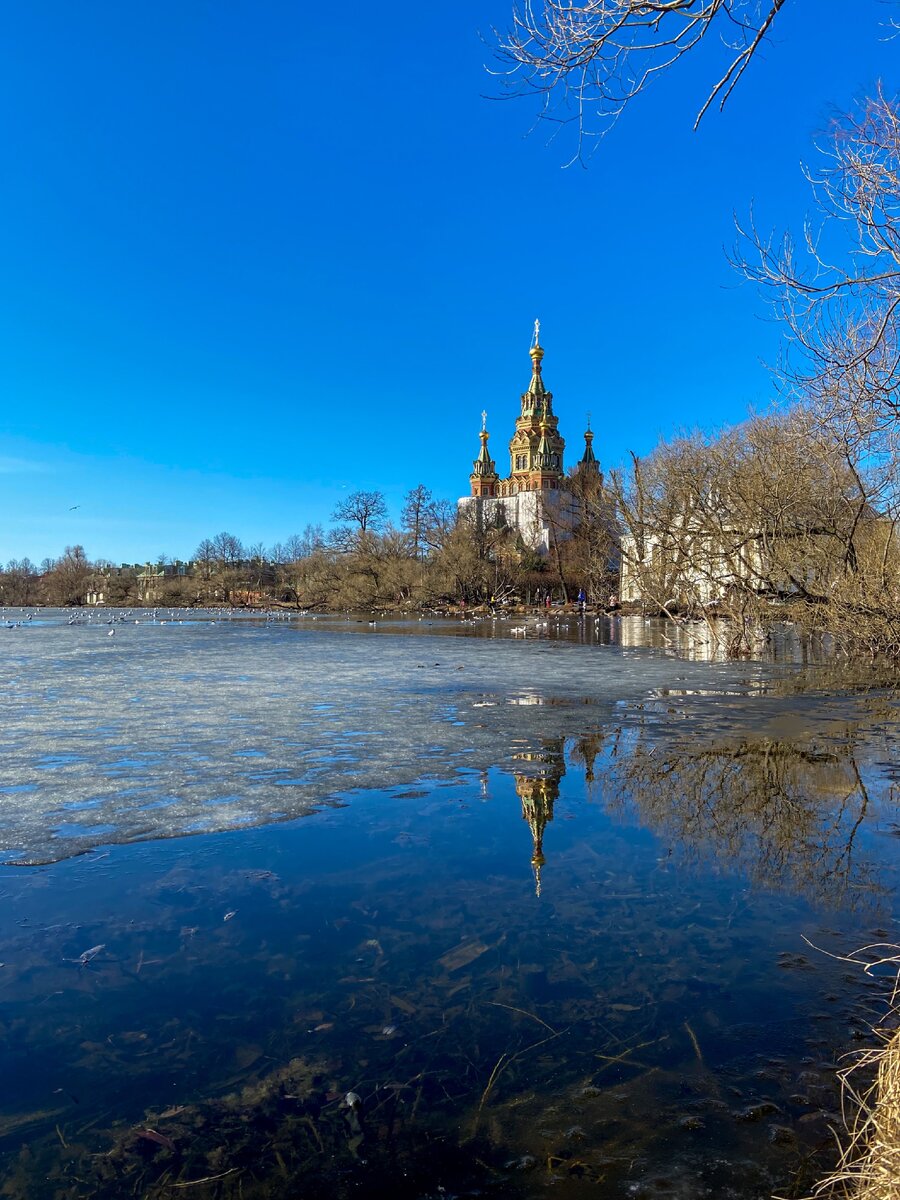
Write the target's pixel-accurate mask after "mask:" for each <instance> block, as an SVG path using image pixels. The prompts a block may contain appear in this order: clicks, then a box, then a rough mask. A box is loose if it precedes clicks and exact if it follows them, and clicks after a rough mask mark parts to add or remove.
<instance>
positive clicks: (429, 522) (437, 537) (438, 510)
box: [422, 500, 459, 554]
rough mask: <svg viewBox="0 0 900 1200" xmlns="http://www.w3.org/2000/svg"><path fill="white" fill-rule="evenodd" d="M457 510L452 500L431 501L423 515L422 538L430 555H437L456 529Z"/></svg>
mask: <svg viewBox="0 0 900 1200" xmlns="http://www.w3.org/2000/svg"><path fill="white" fill-rule="evenodd" d="M458 517H459V510H458V508H457V507H456V505H455V504H454V503H453V501H452V500H432V501H431V503H430V504H429V505H428V508H427V510H426V513H425V527H424V529H423V531H422V537H423V540H424V542H425V545H426V546H427V548H428V550H429V551H430V552H431V553H433V554H434V553H439V552H440V551H441V550H442V549H443V548H444V546H445V545H446V544H447V540H448V538H449V537H450V535H451V534H452V533H453V530H454V529H455V528H456V523H457V520H458Z"/></svg>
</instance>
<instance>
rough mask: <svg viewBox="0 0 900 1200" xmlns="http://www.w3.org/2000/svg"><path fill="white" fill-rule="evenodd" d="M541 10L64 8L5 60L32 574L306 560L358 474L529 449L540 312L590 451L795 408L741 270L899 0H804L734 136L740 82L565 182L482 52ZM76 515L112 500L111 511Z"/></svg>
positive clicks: (19, 34)
mask: <svg viewBox="0 0 900 1200" xmlns="http://www.w3.org/2000/svg"><path fill="white" fill-rule="evenodd" d="M508 11H509V0H481V2H479V3H475V2H473V0H457V2H456V3H454V4H452V5H437V4H422V3H421V0H417V2H415V3H413V2H412V0H398V2H397V3H394V4H391V5H372V4H371V3H360V2H358V0H350V2H349V3H348V4H344V5H324V4H318V5H313V4H300V3H297V2H296V0H290V2H289V0H284V2H280V3H279V2H266V0H262V2H254V3H251V2H250V0H232V2H231V3H229V4H227V5H226V4H221V3H214V2H213V0H191V3H188V4H185V3H183V2H178V3H176V2H174V0H158V2H157V3H155V4H153V5H136V4H122V3H121V2H120V0H93V2H92V0H86V2H85V3H84V4H78V5H73V4H71V3H68V2H64V0H33V2H32V3H29V4H27V5H26V4H20V5H14V6H11V7H10V8H8V9H7V11H6V13H5V14H4V48H3V51H2V54H3V59H4V61H3V69H2V71H0V248H2V270H0V413H2V419H0V514H2V518H0V560H4V561H5V560H6V559H8V558H12V557H16V558H18V557H20V556H22V555H25V554H27V555H29V556H30V557H31V558H32V559H34V560H35V561H39V560H40V559H41V558H43V557H44V556H45V555H46V556H54V555H57V554H59V553H60V552H61V551H62V549H63V547H64V546H65V545H67V544H71V543H74V542H80V543H82V544H83V545H84V546H85V548H86V550H87V552H88V554H89V555H91V556H92V557H106V558H110V559H112V560H114V561H142V560H144V559H148V558H155V557H156V556H157V555H158V554H159V553H160V552H165V553H167V554H169V555H172V556H173V557H190V556H191V555H192V553H193V551H194V550H195V548H196V546H197V544H198V542H199V541H200V540H201V539H202V538H204V537H207V536H213V535H214V534H216V533H217V532H219V531H220V530H223V529H227V530H229V531H230V532H232V533H235V534H237V535H238V536H239V537H240V538H242V539H243V540H244V541H245V542H247V543H254V542H258V541H262V542H264V543H266V544H271V543H272V542H274V541H276V540H282V539H284V538H286V537H287V536H289V535H290V534H291V533H293V532H295V531H298V530H300V529H301V528H302V527H303V526H304V525H305V524H306V523H307V522H308V521H325V522H327V520H328V517H329V515H330V513H331V511H332V510H333V508H334V506H335V504H336V503H338V502H339V501H340V499H341V498H342V497H343V496H345V495H346V494H347V492H348V491H350V490H353V489H354V488H367V489H369V488H378V489H380V490H382V491H383V492H384V493H385V495H386V496H387V498H388V501H389V504H390V505H391V508H392V510H393V512H394V513H395V514H396V513H397V512H398V511H399V505H400V502H401V500H402V497H403V494H404V493H405V492H406V491H407V490H408V489H409V488H410V487H412V486H414V485H415V484H417V483H419V482H423V483H425V484H426V485H427V486H428V487H430V488H431V489H432V491H433V492H434V494H435V495H436V496H438V497H446V498H449V499H455V498H456V497H458V496H460V495H463V494H464V493H465V492H466V491H467V489H468V473H469V471H470V469H471V460H472V458H473V457H474V456H475V454H476V452H477V449H478V437H477V433H478V429H479V428H480V413H481V410H482V409H483V408H485V409H487V411H488V426H489V428H490V430H491V433H492V442H491V448H492V451H493V453H494V455H495V457H496V458H497V460H498V466H502V465H504V464H505V463H506V445H505V443H506V441H507V440H508V438H509V436H510V433H511V431H512V422H513V420H514V418H515V415H516V412H517V410H518V397H519V394H520V392H521V391H522V390H523V389H524V388H525V387H526V386H527V382H528V377H529V360H528V353H527V352H528V346H529V339H530V335H531V327H532V323H533V321H534V318H535V317H536V316H537V317H540V319H541V325H542V343H543V345H544V347H545V349H546V358H545V361H544V368H545V379H546V381H547V384H548V386H549V387H551V388H552V390H553V392H554V394H555V397H556V405H555V406H556V410H557V412H558V414H559V417H560V428H561V432H562V433H563V434H564V436H565V437H566V438H567V441H568V446H569V450H568V452H567V457H568V461H569V462H572V461H574V460H575V459H576V458H577V457H578V456H579V455H580V452H581V446H582V444H583V443H582V442H581V433H582V431H583V429H584V425H585V413H586V412H587V411H588V410H589V411H590V412H591V413H592V424H593V427H594V429H595V431H596V440H595V450H596V451H597V453H598V456H599V457H600V459H601V461H602V463H603V464H604V465H605V466H614V465H616V464H617V463H619V462H621V461H622V459H623V458H624V456H625V455H626V453H627V452H628V450H635V451H636V452H638V453H643V452H646V451H648V450H649V449H651V448H652V446H653V445H654V444H655V442H656V441H657V439H658V438H659V437H660V436H665V435H668V434H670V433H672V432H673V431H675V430H677V429H679V428H684V427H693V426H698V425H699V426H704V427H707V426H717V425H721V424H725V423H729V422H733V421H736V420H739V419H740V418H741V417H742V416H743V415H744V413H745V412H746V410H747V408H748V406H755V407H757V408H759V407H764V406H765V405H766V404H767V403H768V402H769V400H770V398H771V395H772V385H771V382H770V378H769V375H768V373H767V371H766V368H765V367H764V365H763V362H764V361H765V360H768V361H772V360H774V358H775V357H776V355H777V352H778V345H779V329H778V327H777V326H776V325H774V324H773V323H772V322H771V321H770V320H768V314H767V311H766V308H765V305H764V303H763V301H762V300H761V299H760V298H759V296H758V295H757V294H756V292H755V290H754V289H753V288H752V287H751V286H750V285H747V284H741V283H740V281H739V280H738V279H737V278H736V277H735V275H734V273H733V271H732V270H731V268H730V267H729V265H728V263H727V259H726V254H725V251H726V249H727V248H728V247H730V246H731V245H732V243H733V241H734V232H733V217H732V214H733V213H734V212H737V213H746V211H747V209H748V207H749V205H750V203H751V201H752V202H753V203H754V206H755V211H756V214H757V217H758V219H759V220H760V223H761V224H762V225H764V226H766V227H768V226H775V227H778V228H783V227H787V226H792V227H794V228H799V226H800V223H801V221H802V217H803V215H804V214H805V212H806V211H807V209H808V207H809V195H808V190H807V186H806V184H805V183H804V181H803V178H802V175H801V172H800V164H801V162H802V161H803V160H809V159H810V158H811V157H812V148H811V143H812V137H813V135H814V134H815V132H816V131H817V130H819V129H821V128H822V127H823V126H824V125H825V124H826V122H827V120H828V118H829V115H830V114H831V113H832V111H833V110H834V109H842V108H846V107H847V106H848V105H849V104H850V102H851V101H852V99H853V98H854V97H856V96H858V95H860V94H861V93H862V92H864V91H866V90H867V89H870V88H871V87H872V85H873V83H874V81H875V80H876V79H878V78H883V79H884V80H885V83H886V85H887V87H888V89H889V90H890V89H891V88H892V87H896V86H897V84H898V79H897V74H898V72H897V70H896V64H897V62H898V58H900V41H893V42H892V41H889V40H885V32H886V31H885V29H884V28H883V26H880V25H879V22H884V21H885V20H886V19H887V18H888V17H889V16H890V8H889V6H887V5H885V4H884V3H881V2H880V0H854V3H853V5H852V13H853V16H852V19H851V18H849V17H848V16H847V13H848V5H847V4H846V0H791V2H790V3H788V4H787V5H786V8H785V10H784V12H783V16H782V18H781V19H780V20H779V21H778V22H777V24H776V27H775V31H774V35H773V38H772V40H771V43H770V44H769V45H768V46H767V47H766V48H765V51H764V53H763V55H762V56H761V57H760V58H759V59H758V60H754V62H753V64H752V65H751V67H750V69H749V70H748V72H747V74H746V75H745V79H744V82H743V83H742V85H741V86H740V88H739V89H738V91H737V92H736V93H735V94H734V96H733V98H732V100H731V101H730V102H729V104H728V106H727V108H726V110H725V112H724V114H722V115H719V114H718V113H715V112H713V113H710V114H709V116H708V117H707V118H706V120H705V122H704V124H703V125H702V126H701V129H700V131H699V132H698V133H692V132H691V126H692V123H693V117H694V114H695V112H696V110H697V108H698V107H699V104H700V103H701V102H702V99H703V98H704V97H705V94H706V91H705V85H707V86H706V90H708V78H709V74H710V70H709V66H708V64H707V63H704V62H701V61H700V60H699V59H698V60H695V61H689V60H686V61H685V63H684V64H683V67H682V69H680V70H679V71H678V72H677V74H676V73H672V74H671V75H669V76H668V77H667V78H665V79H662V80H660V82H659V83H658V84H657V86H656V87H655V88H654V89H653V90H652V91H651V92H649V93H648V94H647V95H646V96H645V97H642V98H641V100H640V101H639V102H638V103H637V104H635V105H634V106H633V108H632V109H630V110H629V112H628V113H627V114H626V116H625V117H624V118H623V119H622V120H621V121H620V123H619V125H618V126H617V127H616V129H615V130H614V131H613V132H612V134H610V135H609V136H608V137H607V138H606V139H605V140H604V141H603V143H602V145H601V147H600V148H599V150H598V151H597V153H596V154H595V155H594V157H593V158H592V159H591V161H590V163H589V166H588V169H587V170H584V169H582V168H581V167H579V166H574V167H570V168H568V169H564V168H563V164H564V163H565V162H566V160H567V159H568V157H569V154H570V152H571V145H570V143H567V142H566V140H565V135H562V136H561V139H560V140H557V141H556V142H551V143H550V144H548V141H547V138H548V132H549V131H548V129H547V127H546V126H541V125H539V126H538V128H537V129H536V130H534V131H533V132H531V133H529V130H531V129H532V128H533V126H534V117H535V114H536V107H535V104H534V103H533V102H531V101H527V100H523V101H502V102H500V101H496V100H491V99H486V98H485V95H486V93H490V92H492V91H496V85H495V84H494V83H493V82H492V81H491V79H490V78H489V77H488V76H487V75H486V74H485V71H484V64H485V63H486V62H488V61H489V60H490V51H489V49H488V48H486V46H485V45H484V43H483V41H482V40H481V38H480V36H479V35H480V34H481V33H485V34H487V33H488V31H489V29H490V26H491V25H492V24H499V25H505V24H506V21H507V17H508ZM76 506H77V507H76Z"/></svg>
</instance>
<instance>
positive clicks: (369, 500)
mask: <svg viewBox="0 0 900 1200" xmlns="http://www.w3.org/2000/svg"><path fill="white" fill-rule="evenodd" d="M386 518H387V504H386V503H385V499H384V496H383V495H382V494H381V492H351V493H350V495H349V496H348V497H347V499H346V500H342V501H341V503H340V504H338V505H337V507H336V508H335V510H334V512H333V513H332V514H331V519H332V520H333V521H347V522H349V523H350V524H354V525H356V526H358V528H359V531H360V533H367V532H369V531H370V530H375V529H378V528H379V527H380V526H381V525H383V524H384V522H385V520H386Z"/></svg>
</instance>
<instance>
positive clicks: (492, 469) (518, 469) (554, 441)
mask: <svg viewBox="0 0 900 1200" xmlns="http://www.w3.org/2000/svg"><path fill="white" fill-rule="evenodd" d="M539 339H540V322H539V321H535V323H534V336H533V338H532V342H531V349H530V351H529V355H530V357H531V382H530V383H529V385H528V390H527V391H526V392H523V393H522V398H521V412H520V414H519V416H518V417H517V418H516V428H515V432H514V433H513V436H512V438H511V439H510V443H509V475H508V476H507V477H506V478H505V479H501V478H500V476H499V475H498V474H497V468H496V464H495V462H494V460H493V459H492V458H491V455H490V451H489V450H488V438H489V436H490V435H489V434H488V431H487V413H484V412H483V413H482V414H481V449H480V450H479V452H478V457H477V458H476V459H475V461H474V463H473V465H472V474H471V475H470V476H469V483H470V486H471V494H470V495H468V496H465V497H463V499H462V500H460V501H459V510H460V514H461V515H462V516H468V517H469V518H470V519H472V520H474V521H475V522H476V524H478V526H479V527H484V526H485V525H490V524H505V525H507V526H509V528H511V529H514V530H515V531H516V532H517V533H518V534H519V535H520V537H521V538H522V541H523V542H524V543H525V544H526V545H528V546H530V547H531V548H532V549H534V550H538V551H540V552H541V553H542V554H546V553H548V552H549V550H550V544H551V527H553V526H554V523H555V524H556V527H557V528H559V527H560V526H561V525H562V524H564V522H554V516H555V514H556V513H559V512H560V510H561V509H562V507H563V506H564V504H566V501H565V499H564V495H565V493H564V488H563V484H564V481H565V471H564V467H563V451H564V450H565V448H566V443H565V441H564V440H563V438H562V437H561V436H560V433H559V429H558V426H559V418H558V417H557V416H556V414H555V413H554V412H553V393H552V392H548V391H547V389H546V387H545V386H544V379H543V373H542V363H543V358H544V350H543V347H542V346H541V344H540V340H539ZM593 439H594V435H593V433H592V432H591V430H590V428H588V430H587V431H586V433H585V435H584V455H583V456H582V458H581V460H580V461H579V462H578V464H577V466H576V471H579V472H580V471H584V472H589V473H591V474H592V475H594V476H596V477H597V478H598V479H599V477H600V471H599V466H598V463H597V459H596V458H595V456H594V451H593V447H592V445H591V443H592V442H593ZM568 507H569V509H571V503H569V505H568ZM570 524H571V522H570Z"/></svg>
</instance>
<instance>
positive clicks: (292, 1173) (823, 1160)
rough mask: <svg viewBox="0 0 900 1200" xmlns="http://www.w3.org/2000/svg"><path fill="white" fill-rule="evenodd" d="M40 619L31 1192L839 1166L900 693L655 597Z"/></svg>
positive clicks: (16, 828)
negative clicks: (692, 636)
mask: <svg viewBox="0 0 900 1200" xmlns="http://www.w3.org/2000/svg"><path fill="white" fill-rule="evenodd" d="M26 618H27V614H21V613H15V614H13V613H9V614H7V616H6V618H5V619H4V620H3V622H2V626H0V671H2V692H0V696H2V699H0V711H2V717H3V720H2V725H0V764H2V771H0V850H2V857H3V860H4V865H2V866H0V890H2V899H3V907H2V910H0V913H2V915H0V962H2V966H0V993H2V1009H0V1022H2V1024H0V1031H2V1036H3V1038H4V1052H5V1062H6V1064H7V1084H8V1086H7V1091H6V1100H5V1101H4V1103H3V1105H2V1107H0V1164H2V1177H3V1180H4V1186H5V1188H6V1191H5V1192H4V1194H7V1195H12V1196H19V1195H21V1196H22V1197H25V1196H28V1197H42V1196H47V1197H50V1196H53V1197H57V1196H66V1197H68V1196H72V1197H76V1196H78V1197H80V1196H85V1197H87V1196H97V1197H106V1196H109V1197H115V1196H119V1195H130V1194H138V1195H147V1196H160V1197H163V1196H168V1195H172V1196H175V1195H179V1194H181V1193H180V1192H179V1191H178V1190H177V1188H178V1187H179V1186H184V1185H185V1184H190V1185H191V1190H192V1192H193V1194H194V1195H197V1196H220V1197H225V1198H229V1200H230V1198H231V1197H235V1200H236V1198H237V1197H239V1196H241V1197H242V1196H246V1197H252V1196H260V1197H262V1196H266V1197H281V1196H284V1197H287V1196H294V1195H296V1194H297V1191H298V1189H301V1191H302V1194H303V1195H304V1196H307V1197H320V1196H321V1197H326V1196H327V1197H342V1196H350V1195H354V1196H355V1195H364V1194H373V1195H374V1194H379V1193H383V1194H386V1193H387V1191H388V1190H389V1191H390V1192H391V1194H393V1195H395V1196H397V1197H400V1198H401V1200H402V1198H405V1197H410V1198H411V1200H412V1198H414V1197H415V1198H419V1197H421V1198H422V1200H424V1198H425V1197H437V1196H444V1197H446V1196H448V1195H456V1196H475V1195H481V1196H484V1195H496V1196H503V1197H533V1196H542V1195H544V1194H545V1192H547V1190H548V1189H550V1188H552V1189H553V1194H554V1195H556V1196H562V1197H564V1198H565V1200H569V1198H577V1197H581V1196H582V1195H584V1196H588V1195H590V1196H592V1197H596V1196H598V1195H599V1196H604V1197H605V1196H609V1197H613V1196H616V1197H617V1196H639V1197H650V1196H654V1197H655V1196H664V1195H665V1196H673V1195H676V1196H684V1197H695V1196H707V1195H708V1196H715V1197H717V1198H718V1197H725V1196H733V1197H740V1198H741V1200H744V1198H749V1197H754V1198H755V1197H760V1198H761V1197H764V1196H766V1197H768V1196H770V1195H771V1194H772V1192H773V1191H776V1190H778V1189H787V1188H789V1187H798V1188H800V1190H801V1191H802V1188H803V1187H806V1188H808V1187H809V1186H810V1185H811V1183H812V1182H813V1181H814V1179H815V1177H816V1172H817V1171H819V1170H821V1169H823V1168H824V1167H827V1166H828V1165H829V1164H830V1162H832V1161H833V1158H834V1149H833V1138H832V1135H831V1133H830V1130H829V1123H830V1122H831V1123H833V1122H834V1120H835V1111H836V1107H837V1105H838V1103H839V1097H838V1091H837V1087H836V1082H835V1074H836V1066H837V1063H838V1060H839V1059H840V1058H841V1056H843V1055H844V1054H846V1052H847V1051H848V1050H852V1049H853V1047H854V1046H855V1045H858V1044H861V1042H862V1041H863V1040H864V1039H865V1038H866V1037H867V1036H868V1034H867V1028H868V1025H869V1023H870V1022H872V1021H875V1020H877V1019H878V1016H879V1013H880V1011H881V1009H880V1007H879V1006H880V1004H881V1002H882V999H881V994H882V985H881V983H879V981H878V980H871V979H867V978H866V977H865V976H863V974H862V973H861V972H860V971H859V970H856V969H851V968H848V966H847V964H845V963H841V962H838V961H837V960H835V959H833V958H829V957H828V956H827V954H825V953H822V951H829V952H831V953H834V954H845V953H847V952H849V951H850V950H853V949H855V948H856V947H858V946H860V945H864V944H866V943H869V942H874V941H890V940H896V937H897V922H898V917H900V901H898V892H897V886H898V854H897V848H898V840H897V839H898V833H900V812H898V806H897V792H896V787H897V774H898V768H897V766H896V763H897V753H896V751H897V746H896V737H897V732H896V731H897V723H896V706H895V703H894V701H893V700H892V698H891V697H890V696H889V695H888V694H886V693H883V692H881V691H878V690H871V691H867V692H862V691H859V690H858V689H857V690H851V689H849V688H845V687H841V686H839V685H840V679H839V678H838V684H837V685H836V684H835V677H834V674H833V672H832V671H831V670H830V669H829V668H827V667H818V668H816V667H813V668H801V667H799V666H797V665H795V664H794V663H792V662H788V661H783V662H780V663H768V664H760V663H740V664H733V663H732V664H729V663H716V662H705V661H697V660H690V659H686V658H682V657H678V656H677V655H676V654H675V649H676V647H674V646H673V645H671V644H670V643H671V642H672V641H673V640H674V639H673V635H672V634H671V633H670V632H669V631H667V630H666V629H664V628H661V627H656V626H645V625H644V623H643V622H631V623H630V624H628V623H624V622H618V621H616V622H612V623H609V622H605V621H603V622H599V623H594V622H593V620H589V621H587V622H580V621H579V620H578V619H577V618H572V619H553V618H551V619H550V621H549V622H548V623H547V625H546V626H544V625H537V624H535V623H533V622H528V623H527V626H528V628H527V629H526V632H525V634H520V633H517V632H514V630H518V629H520V628H521V624H519V625H517V624H516V623H515V622H513V621H497V622H493V623H491V622H483V623H479V624H473V625H463V624H460V623H452V622H444V623H442V622H439V621H436V622H433V623H426V622H410V623H406V624H404V623H391V622H386V623H382V622H379V623H378V624H376V625H374V626H373V625H369V624H368V622H367V621H365V620H363V621H359V620H357V619H356V618H350V619H347V620H338V619H330V620H325V619H321V618H320V619H315V618H313V617H311V616H307V617H302V618H301V617H297V618H294V619H291V620H281V619H278V620H265V619H253V618H243V617H242V618H235V619H228V618H224V617H222V616H209V615H204V614H192V615H188V614H177V613H176V614H172V615H169V614H162V613H160V614H159V616H158V618H157V619H156V620H153V619H151V617H150V616H149V614H146V613H131V614H128V616H127V618H126V619H123V620H115V621H113V623H111V624H107V621H109V620H111V618H110V617H109V616H107V615H106V614H96V615H95V616H93V618H91V619H90V620H88V616H87V614H79V615H78V617H77V618H75V621H76V622H77V623H73V624H70V623H69V622H70V621H72V620H73V616H72V614H71V613H47V612H42V613H37V614H35V616H34V617H33V619H32V620H31V621H28V620H27V619H26ZM20 622H21V623H20ZM10 625H12V627H9V626H10ZM641 643H646V644H644V645H642V644H641ZM654 643H655V644H654ZM298 818H303V819H298ZM809 943H812V945H810V944H809ZM814 947H815V948H814ZM348 1093H349V1094H351V1095H352V1097H355V1099H351V1100H350V1101H349V1102H348V1101H347V1095H348ZM798 1172H799V1179H800V1182H799V1183H795V1182H792V1181H795V1180H797V1178H798ZM203 1179H208V1180H209V1182H206V1183H200V1182H198V1181H199V1180H203Z"/></svg>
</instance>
